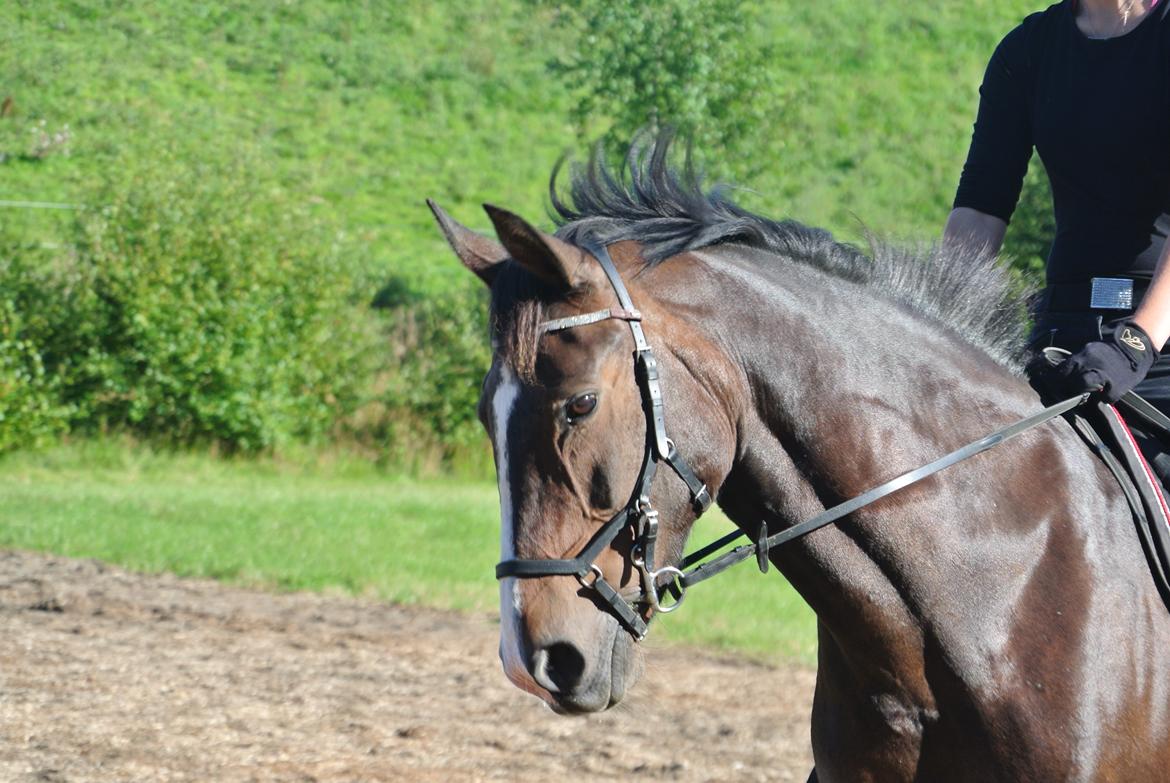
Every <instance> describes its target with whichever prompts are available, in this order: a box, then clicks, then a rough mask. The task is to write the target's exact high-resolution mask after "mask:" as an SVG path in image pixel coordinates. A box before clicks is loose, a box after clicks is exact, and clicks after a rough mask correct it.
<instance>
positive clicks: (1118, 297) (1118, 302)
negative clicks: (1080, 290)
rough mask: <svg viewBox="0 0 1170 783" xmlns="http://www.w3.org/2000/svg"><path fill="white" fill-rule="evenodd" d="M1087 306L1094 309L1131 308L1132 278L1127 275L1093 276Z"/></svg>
mask: <svg viewBox="0 0 1170 783" xmlns="http://www.w3.org/2000/svg"><path fill="white" fill-rule="evenodd" d="M1092 284H1093V289H1092V293H1091V294H1090V295H1089V307H1091V308H1093V309H1094V310H1132V309H1133V280H1131V279H1130V278H1128V277H1094V278H1093V279H1092Z"/></svg>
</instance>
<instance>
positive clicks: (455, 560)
mask: <svg viewBox="0 0 1170 783" xmlns="http://www.w3.org/2000/svg"><path fill="white" fill-rule="evenodd" d="M710 516H711V518H710V519H706V518H705V519H704V520H703V521H702V523H701V525H700V527H699V529H698V530H697V531H696V534H695V536H694V538H693V541H692V543H693V544H694V545H696V546H697V545H700V544H702V543H705V542H706V541H708V540H710V539H711V538H712V537H714V536H716V535H718V534H720V533H722V532H725V531H726V530H729V529H730V528H731V525H730V523H729V522H728V521H727V520H726V519H725V518H724V517H722V515H720V514H718V513H712V514H711V515H710ZM498 535H499V518H498V506H497V498H496V489H495V486H494V484H492V483H489V482H486V481H483V480H476V481H463V482H461V481H454V480H449V479H448V480H422V481H419V480H410V479H402V478H389V477H386V476H384V475H381V474H379V473H377V472H376V471H374V470H373V469H370V468H366V467H364V466H362V465H360V464H356V465H354V464H349V465H332V466H326V467H318V468H314V469H311V470H310V469H306V468H303V467H289V466H286V465H281V464H278V463H273V462H256V461H233V460H223V459H213V458H210V457H201V456H190V455H167V454H155V453H150V452H144V451H141V450H138V449H117V448H114V449H111V448H108V447H96V448H86V447H72V448H66V449H62V450H58V451H53V452H48V453H45V454H40V455H19V454H18V455H11V456H8V457H6V458H4V459H3V460H0V547H5V548H18V549H32V550H40V551H45V552H53V553H58V554H62V555H69V556H72V557H92V558H97V559H100V560H104V561H108V562H111V563H116V564H118V565H121V566H124V567H127V568H130V569H133V570H137V571H144V572H162V571H171V572H174V573H177V574H181V575H188V576H200V577H211V578H214V579H221V580H225V581H230V582H234V583H242V584H247V585H255V586H261V587H270V588H275V589H281V590H324V591H331V592H345V593H352V594H358V595H366V596H372V597H377V598H380V599H385V600H389V601H395V602H403V603H414V604H422V605H426V606H433V607H440V608H449V609H459V610H468V611H489V612H494V611H495V610H496V602H497V598H496V595H497V594H496V584H495V580H494V578H493V572H492V569H493V566H494V564H495V562H496V560H497V559H498V558H497V555H498V553H499V538H498ZM652 638H654V639H656V640H659V641H661V640H668V641H681V642H686V643H690V644H699V645H704V646H711V647H714V648H718V649H725V650H734V651H739V652H745V653H748V654H750V655H752V656H755V657H760V658H763V659H770V660H792V659H797V660H803V661H811V660H812V659H813V651H814V645H815V627H814V622H813V619H812V614H811V612H810V611H809V610H808V608H807V607H806V606H805V605H804V603H803V602H802V601H801V599H800V598H799V596H797V595H796V593H795V592H794V591H793V590H792V589H791V588H790V587H789V586H788V585H787V583H785V582H784V580H783V579H782V578H781V577H780V576H779V575H777V574H776V573H774V572H772V573H769V574H768V575H767V576H762V575H760V574H759V572H758V571H756V570H755V567H754V565H753V564H752V563H750V562H749V563H745V564H743V565H741V566H739V567H737V568H736V569H732V571H731V572H729V573H727V574H725V575H723V576H722V577H721V578H720V579H717V580H714V581H712V582H710V583H707V584H703V585H701V586H699V587H698V588H696V589H695V590H693V591H692V594H691V595H690V596H688V598H687V602H686V605H685V607H684V608H682V609H681V610H680V611H678V612H676V613H675V614H672V615H670V616H668V617H663V618H660V619H659V620H658V621H656V623H655V627H654V631H653V634H652Z"/></svg>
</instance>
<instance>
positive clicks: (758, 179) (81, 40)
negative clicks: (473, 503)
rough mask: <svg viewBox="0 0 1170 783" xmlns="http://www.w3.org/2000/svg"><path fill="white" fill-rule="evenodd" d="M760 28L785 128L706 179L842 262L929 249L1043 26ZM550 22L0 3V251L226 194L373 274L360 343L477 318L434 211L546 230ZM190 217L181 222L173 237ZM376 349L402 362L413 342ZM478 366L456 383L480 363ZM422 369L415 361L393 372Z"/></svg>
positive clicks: (417, 9) (556, 37) (914, 9)
mask: <svg viewBox="0 0 1170 783" xmlns="http://www.w3.org/2000/svg"><path fill="white" fill-rule="evenodd" d="M748 5H749V6H750V7H751V9H752V16H751V18H752V19H754V20H756V23H755V24H754V26H753V29H746V30H743V31H742V37H741V38H740V39H738V40H735V41H728V42H727V46H728V47H743V46H757V45H760V44H761V43H763V42H767V43H769V44H771V45H772V46H773V47H774V51H775V52H776V53H777V54H776V57H775V58H774V62H773V63H772V65H771V67H772V68H774V73H772V74H770V75H771V76H772V77H774V82H775V83H776V84H779V85H781V89H782V90H783V96H782V100H781V101H779V105H780V106H781V107H782V109H781V110H779V111H777V113H776V116H774V117H769V118H767V120H766V121H765V122H763V123H759V124H758V127H755V128H753V129H752V131H751V133H750V134H749V136H748V138H747V139H746V141H745V142H744V143H743V144H742V145H741V149H740V150H739V151H738V152H732V151H725V150H702V151H701V154H702V156H703V157H705V159H707V160H717V161H720V162H721V163H724V164H726V167H727V168H730V169H732V170H736V171H749V172H752V173H751V176H750V177H748V178H747V179H746V180H744V181H740V182H739V183H738V184H739V185H741V186H743V187H744V188H745V190H743V191H742V192H741V200H742V201H744V202H745V203H746V204H747V205H748V206H750V207H752V208H754V209H757V210H758V211H761V212H763V213H765V214H768V215H772V216H777V217H779V216H790V217H794V218H796V219H799V220H802V221H804V222H808V223H812V224H817V225H821V226H825V227H827V228H829V229H831V230H833V231H834V232H835V233H837V234H838V235H839V236H842V237H844V238H846V239H854V240H856V239H858V238H860V237H862V236H863V235H864V234H865V233H866V232H867V231H869V232H874V233H877V234H881V235H893V236H895V237H899V238H908V239H915V240H917V239H930V238H933V237H934V236H935V235H936V234H937V232H938V231H939V228H940V226H941V223H942V221H943V219H944V217H945V214H946V212H947V210H948V208H949V204H950V199H951V196H952V194H953V189H954V185H955V181H956V178H957V176H958V172H959V169H960V166H961V163H962V158H963V155H964V153H965V149H966V144H967V141H968V136H969V129H970V125H971V122H972V119H973V116H974V111H975V105H976V99H977V87H978V83H979V79H980V76H981V72H982V68H983V65H984V63H985V62H986V58H987V57H988V55H989V54H990V52H991V50H992V48H993V47H994V45H995V42H996V41H997V40H998V38H999V37H1000V36H1002V35H1003V34H1004V33H1005V32H1006V31H1007V30H1008V29H1010V27H1011V26H1012V25H1013V24H1014V23H1015V22H1016V21H1018V20H1019V19H1020V18H1021V17H1022V16H1024V15H1025V14H1026V13H1028V12H1030V11H1032V10H1035V9H1037V8H1039V7H1040V4H1036V3H1021V2H1014V1H1012V0H976V1H975V2H967V3H943V4H938V3H935V4H904V3H897V4H895V3H853V2H845V0H824V1H823V2H819V3H800V2H795V1H794V0H783V1H781V0H772V1H771V2H761V3H751V4H748ZM556 14H557V11H556V9H555V4H551V3H546V2H539V1H538V0H523V1H522V0H506V1H503V0H501V1H500V2H489V1H488V0H469V1H468V2H464V3H459V4H447V3H443V4H435V3H423V2H415V1H414V0H409V1H407V2H395V3H377V2H361V3H357V2H355V3H341V2H327V1H326V0H303V1H302V2H296V3H288V2H274V1H272V0H266V1H265V2H258V3H245V2H220V3H198V4H196V3H184V2H177V1H176V0H160V2H158V3H151V4H125V3H115V2H112V1H110V2H100V1H99V0H75V1H73V2H59V1H57V0H36V2H32V1H25V2H11V3H5V4H3V5H2V6H0V44H2V45H0V101H3V100H4V99H5V98H6V97H7V98H10V99H11V100H10V101H7V102H6V104H5V107H6V108H5V109H4V110H3V112H2V116H0V161H2V162H0V201H4V202H6V204H5V205H4V206H0V240H2V241H3V243H4V246H5V247H8V248H12V247H26V248H27V247H33V248H38V249H40V250H45V249H46V248H47V249H48V251H49V252H57V251H59V250H61V249H62V248H63V251H62V252H68V250H69V248H70V247H71V246H72V245H71V243H73V242H74V241H75V239H74V237H75V236H76V235H77V232H76V231H75V230H73V229H71V228H70V224H71V221H74V220H75V219H76V217H77V214H78V212H79V210H78V209H46V208H32V207H29V206H15V205H13V204H11V203H7V202H30V201H31V202H53V203H60V204H65V205H86V206H88V207H89V208H91V209H92V208H95V207H96V208H102V207H104V206H105V205H106V204H107V203H108V202H109V200H110V198H111V197H110V196H109V193H110V192H111V190H112V191H113V192H116V193H123V194H130V195H131V196H134V194H137V193H145V194H146V195H145V196H144V197H143V198H147V199H149V198H152V195H151V194H152V193H153V192H154V190H152V189H155V190H159V189H161V190H167V189H168V188H170V186H171V182H172V180H175V181H181V180H191V181H192V183H193V185H192V189H193V190H194V191H196V192H200V193H208V194H210V195H208V196H206V198H211V199H216V198H220V196H217V195H215V194H216V193H218V192H219V191H217V190H216V187H210V188H209V186H208V183H209V182H210V183H211V185H213V186H216V185H217V182H218V181H219V180H223V182H224V192H225V193H228V195H227V196H223V198H234V196H232V195H231V194H232V193H235V192H236V191H238V190H239V189H240V188H244V189H246V190H247V199H246V200H245V202H246V203H241V204H239V205H238V206H235V205H232V204H228V205H226V208H227V209H229V210H230V209H232V208H236V209H239V210H247V211H249V213H250V214H252V215H253V216H254V217H256V219H257V220H258V221H260V223H261V224H265V225H270V226H277V225H279V221H275V220H274V221H269V220H268V219H267V216H268V215H278V214H293V213H296V214H298V215H300V214H301V212H303V215H304V217H303V218H301V217H297V218H296V221H297V222H299V221H302V220H305V221H311V222H312V223H313V224H314V225H317V226H319V227H320V228H321V230H322V231H323V232H324V234H325V235H327V236H329V237H331V240H330V241H331V242H332V243H333V249H334V250H336V252H337V253H338V255H339V258H340V259H341V260H342V261H343V262H344V263H345V264H347V265H348V266H347V268H348V269H351V271H352V270H357V271H356V272H355V274H356V275H357V280H358V288H357V290H356V293H355V294H354V296H355V297H356V300H355V301H357V302H359V307H358V310H357V311H355V313H356V314H355V316H354V317H355V318H359V319H363V318H373V317H374V316H373V315H370V314H368V313H362V312H360V311H361V310H362V309H363V308H364V305H363V304H360V301H361V300H364V301H365V302H369V301H371V300H372V299H373V298H374V296H375V294H376V293H377V291H378V290H379V289H383V288H384V287H386V286H387V284H389V286H388V288H386V291H388V292H389V293H388V294H387V293H386V292H385V291H384V293H383V300H382V301H383V303H384V304H388V305H390V306H391V307H400V306H404V305H409V306H412V307H414V306H417V304H416V303H417V302H418V301H419V298H420V297H423V296H428V295H433V294H434V293H435V292H444V293H443V298H447V297H448V296H453V294H451V292H461V293H459V295H458V296H455V297H454V299H453V300H452V301H454V302H456V304H455V305H451V307H452V308H455V307H460V308H462V310H461V311H460V312H464V311H466V310H467V307H466V305H465V304H459V303H460V302H464V303H465V302H466V301H467V300H466V296H468V294H467V293H466V292H467V290H468V288H469V286H470V283H469V281H467V280H465V279H464V277H465V275H464V273H463V272H462V270H460V269H459V267H458V264H457V263H456V262H455V260H454V259H453V258H452V257H451V256H450V254H449V253H448V252H447V251H446V249H445V247H444V246H443V244H442V242H441V240H440V239H439V237H438V234H437V232H436V231H435V229H434V227H433V225H432V223H431V218H430V215H429V213H428V212H427V210H426V209H425V207H424V206H423V199H424V198H425V197H428V196H430V197H433V198H436V199H437V200H438V201H439V202H440V203H442V204H443V205H444V206H446V207H447V208H448V209H449V210H450V211H451V212H452V213H453V214H454V215H455V216H457V217H458V218H460V219H461V220H464V221H465V222H467V223H468V224H470V225H472V226H476V227H481V228H486V225H487V221H486V219H485V218H484V216H483V214H482V212H481V211H480V210H479V207H478V205H479V204H480V203H481V202H484V201H492V202H495V203H499V204H503V205H507V206H509V207H510V208H512V209H515V210H517V211H519V212H521V213H523V214H526V215H528V216H530V217H531V218H532V219H533V220H535V221H537V222H539V223H544V224H547V219H546V218H545V216H544V209H545V206H544V204H545V198H546V197H545V192H546V190H545V189H546V182H547V177H548V173H549V171H550V169H551V167H552V165H553V163H554V162H555V161H556V159H557V157H558V156H559V155H560V154H561V153H562V152H564V151H566V150H569V151H577V152H578V153H580V151H581V150H582V149H583V147H585V146H586V145H585V143H584V140H583V139H581V138H579V135H578V132H577V129H576V128H574V126H573V123H572V122H571V120H570V109H571V107H572V106H573V104H574V101H575V100H576V97H577V96H575V95H574V94H572V92H571V91H570V90H569V88H568V87H566V86H565V84H564V83H563V82H562V81H560V80H558V79H557V77H556V75H555V74H554V73H552V72H550V69H549V67H548V64H549V63H550V61H552V60H554V59H557V58H564V57H566V56H568V57H571V56H572V53H573V52H574V51H575V50H577V49H578V48H579V47H581V46H582V45H583V44H582V42H580V41H577V40H574V38H573V35H572V33H571V31H570V30H568V29H566V28H565V27H563V26H557V25H554V24H553V20H554V18H555V17H556ZM595 122H596V123H597V124H599V125H602V126H603V125H604V122H605V120H604V118H595ZM239 172H243V173H244V175H245V176H244V177H243V179H240V176H239ZM241 182H242V183H243V184H240V183H241ZM233 189H234V190H233ZM168 192H169V191H168ZM184 209H185V208H183V207H182V206H181V205H180V207H179V208H176V209H175V210H171V212H170V213H168V214H172V215H173V216H175V219H176V220H180V221H181V220H182V219H183V217H182V215H183V212H184ZM196 225H197V226H198V225H202V224H196ZM199 230H204V229H199ZM272 230H273V231H276V230H277V229H275V228H273V229H272ZM213 233H214V232H213ZM280 239H281V237H279V236H275V235H274V237H273V239H272V241H279V240H280ZM264 241H265V242H268V240H267V239H265V240H264ZM331 252H332V251H331ZM56 263H58V262H54V264H56ZM460 297H463V298H462V299H461V298H460ZM412 303H415V304H412ZM14 307H16V308H17V310H19V303H18V305H14ZM18 315H19V313H18ZM432 315H433V314H432ZM428 317H430V316H428ZM436 317H439V318H440V320H442V318H446V317H447V315H443V314H440V315H439V316H436ZM459 317H460V318H463V319H464V320H467V318H468V317H470V318H471V321H470V322H469V323H468V324H467V325H466V328H463V327H460V328H462V331H461V332H460V333H459V334H458V335H456V336H451V335H448V336H447V337H445V338H442V339H447V340H450V341H459V340H464V341H466V340H468V339H478V338H477V337H468V336H467V335H469V334H471V335H475V334H477V333H478V328H479V327H478V326H477V323H478V321H477V320H476V319H477V318H478V317H480V316H477V315H475V314H474V313H473V314H472V316H467V314H466V312H464V315H462V316H459ZM391 320H392V321H393V318H391ZM378 324H380V325H376V326H372V327H371V328H372V329H375V330H378V329H380V330H382V331H385V330H386V329H389V330H390V333H391V338H392V340H397V339H398V338H396V337H394V336H393V335H395V334H398V333H397V332H395V329H396V328H397V326H395V325H394V324H398V326H400V325H401V324H400V323H399V322H394V324H391V325H389V326H387V325H386V322H385V321H384V320H380V321H378ZM433 325H434V324H433V319H432V326H433ZM22 328H23V327H22ZM428 328H429V327H428ZM0 331H2V330H0ZM424 331H425V330H424ZM18 336H19V335H18ZM0 337H2V334H0ZM33 337H35V335H34V336H33ZM33 337H29V338H28V339H29V340H31V341H32V342H33V343H35V342H36V340H35V339H33ZM0 342H2V340H0ZM22 350H23V349H22ZM469 350H471V351H472V353H470V354H466V355H467V356H469V357H470V358H468V359H467V360H466V361H464V360H459V361H462V362H463V363H464V364H474V363H475V362H476V361H478V359H476V357H477V356H479V354H476V353H475V352H474V351H475V350H477V349H469ZM412 351H413V347H411V346H407V347H405V348H403V347H401V346H400V350H399V351H398V353H397V354H396V357H395V359H394V360H393V361H394V362H398V361H401V362H405V363H409V361H410V355H411V354H412ZM2 353H3V351H2V350H0V354H2ZM481 358H482V357H481ZM2 365H3V362H0V366H2ZM428 367H429V366H428ZM428 367H424V368H421V369H418V373H421V374H423V375H426V374H427V373H433V372H435V371H434V370H433V369H429V368H428ZM390 369H391V370H393V367H391V368H390ZM473 369H474V368H473ZM49 370H50V372H51V371H52V368H51V367H50V368H49ZM436 383H437V382H436ZM469 383H470V384H471V385H472V386H474V381H473V380H468V378H463V377H461V378H460V380H459V381H458V384H457V385H459V387H460V388H464V387H466V386H467V385H468V384H469ZM436 388H438V387H437V386H436ZM473 391H474V389H471V391H470V392H468V393H473ZM0 397H2V395H0ZM367 397H368V395H367ZM393 404H394V403H392V404H391V407H393ZM411 404H413V403H411ZM460 404H461V403H459V401H458V400H456V406H457V407H458V405H460ZM342 413H344V411H339V412H338V415H341V414H342ZM427 415H432V416H438V415H447V414H440V413H434V412H433V411H432V413H431V414H427ZM103 426H105V425H104V424H103ZM196 429H197V428H196ZM2 441H3V438H0V442H2Z"/></svg>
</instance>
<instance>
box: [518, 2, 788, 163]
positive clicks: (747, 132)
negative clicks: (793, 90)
mask: <svg viewBox="0 0 1170 783" xmlns="http://www.w3.org/2000/svg"><path fill="white" fill-rule="evenodd" d="M533 2H535V3H536V4H537V5H540V4H541V3H542V0H533ZM557 10H558V16H557V19H558V22H559V24H560V26H562V27H564V28H567V29H569V30H572V31H573V32H574V33H575V34H576V35H575V37H576V39H577V41H578V45H577V46H575V47H573V48H572V49H571V50H570V51H569V52H568V53H566V54H563V55H561V56H560V57H558V58H557V59H555V60H554V61H552V62H551V63H550V70H551V71H552V73H553V74H555V75H557V76H558V77H560V79H561V80H562V81H563V82H564V84H565V86H566V87H567V88H568V90H569V91H570V93H571V94H572V95H574V96H575V97H576V103H575V105H574V106H573V109H572V118H573V121H574V123H575V124H576V126H577V130H578V133H579V134H580V135H581V137H582V138H591V137H593V136H594V135H595V134H596V133H597V132H598V131H600V130H605V129H604V128H597V127H595V122H596V120H597V118H598V117H602V118H605V119H607V120H609V122H610V126H609V128H608V132H607V135H606V136H605V140H606V142H607V146H608V147H609V148H610V150H611V151H617V152H624V146H625V144H626V142H628V140H629V139H630V138H631V137H632V136H633V135H634V134H635V133H636V132H638V131H639V130H641V129H643V128H649V129H658V128H661V127H672V128H674V129H675V130H676V131H678V132H679V134H680V135H681V136H683V137H685V138H688V139H691V140H692V141H693V142H694V144H695V148H696V150H697V151H698V152H699V153H700V156H701V155H703V154H707V153H709V154H710V156H711V157H710V159H706V158H704V159H703V160H701V161H700V162H703V163H704V164H706V165H707V166H708V168H709V169H710V170H711V171H712V172H713V173H717V174H720V175H725V174H729V173H732V172H731V171H728V170H727V169H728V168H730V167H728V165H727V162H728V161H730V160H741V159H745V158H748V157H749V156H745V155H740V154H735V153H736V152H737V151H738V147H739V145H740V144H741V142H742V141H743V140H744V139H748V138H753V137H754V136H755V135H756V134H758V132H759V131H760V130H761V129H762V128H765V127H768V126H769V124H774V123H775V122H776V118H777V116H778V115H779V114H780V113H781V109H782V107H783V105H784V104H785V103H786V102H787V101H788V100H789V98H788V94H789V92H790V89H789V88H788V87H787V86H785V85H783V84H782V83H781V81H780V79H779V78H778V72H777V70H776V68H775V67H774V63H775V61H776V59H777V53H776V52H775V51H774V49H773V47H772V46H771V45H770V44H764V43H760V42H758V41H756V40H754V39H753V38H752V37H751V36H748V35H746V31H749V30H753V29H757V28H758V27H759V25H760V20H759V19H756V18H754V17H753V13H754V12H756V11H758V9H755V8H754V6H752V5H751V4H749V3H745V2H744V0H620V2H615V1H614V0H581V2H578V3H574V4H572V5H571V6H568V5H565V6H560V5H558V6H557ZM745 165H746V164H745ZM741 168H742V166H741ZM734 173H736V174H739V175H740V176H743V175H745V174H747V173H749V172H747V171H736V172H734Z"/></svg>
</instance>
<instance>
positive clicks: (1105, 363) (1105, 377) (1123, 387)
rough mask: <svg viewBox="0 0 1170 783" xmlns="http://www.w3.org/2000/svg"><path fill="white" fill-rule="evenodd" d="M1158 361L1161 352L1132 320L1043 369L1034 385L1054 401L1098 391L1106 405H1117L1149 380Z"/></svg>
mask: <svg viewBox="0 0 1170 783" xmlns="http://www.w3.org/2000/svg"><path fill="white" fill-rule="evenodd" d="M1157 360H1158V350H1157V349H1156V348H1155V347H1154V343H1153V341H1151V340H1150V336H1149V335H1147V334H1146V333H1145V332H1144V331H1143V330H1142V328H1141V327H1140V326H1138V325H1137V324H1135V323H1134V322H1133V321H1122V322H1121V323H1119V324H1117V325H1115V326H1114V327H1113V328H1112V330H1110V332H1109V333H1108V334H1106V335H1105V337H1104V339H1102V340H1100V341H1098V342H1092V343H1089V344H1088V345H1086V346H1085V347H1084V348H1082V349H1081V350H1079V351H1077V352H1076V353H1074V354H1073V355H1072V356H1070V357H1068V358H1067V359H1065V360H1064V361H1063V362H1061V363H1060V364H1058V365H1056V366H1055V367H1050V368H1042V369H1040V371H1039V373H1038V374H1037V375H1036V376H1034V377H1033V384H1034V385H1035V386H1036V388H1037V390H1038V391H1039V392H1040V394H1041V396H1043V397H1045V398H1046V399H1047V400H1051V401H1058V400H1063V399H1067V398H1069V397H1075V396H1076V395H1078V394H1084V393H1085V392H1097V393H1098V394H1099V397H1100V398H1101V399H1102V400H1104V401H1105V402H1117V401H1118V400H1119V399H1121V397H1122V395H1124V394H1125V393H1126V392H1127V391H1129V390H1130V389H1132V388H1133V387H1134V386H1137V385H1138V383H1140V382H1141V380H1142V378H1145V377H1146V373H1147V372H1149V370H1150V367H1152V366H1153V364H1154V362H1155V361H1157Z"/></svg>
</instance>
